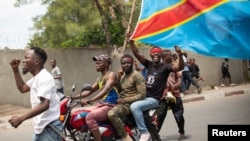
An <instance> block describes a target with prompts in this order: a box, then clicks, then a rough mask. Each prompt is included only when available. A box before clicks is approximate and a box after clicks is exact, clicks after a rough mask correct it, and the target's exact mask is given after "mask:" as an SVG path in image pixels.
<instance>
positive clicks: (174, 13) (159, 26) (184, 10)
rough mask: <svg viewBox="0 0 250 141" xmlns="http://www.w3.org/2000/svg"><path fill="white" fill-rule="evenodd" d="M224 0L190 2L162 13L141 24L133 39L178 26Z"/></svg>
mask: <svg viewBox="0 0 250 141" xmlns="http://www.w3.org/2000/svg"><path fill="white" fill-rule="evenodd" d="M221 1H222V0H188V1H186V2H184V3H183V4H181V5H179V6H178V7H176V8H173V9H171V10H169V11H166V12H163V13H160V14H158V15H156V16H154V17H152V18H151V19H149V20H148V21H146V22H142V23H140V24H139V25H138V26H137V28H136V33H134V35H133V37H132V38H133V39H135V38H137V37H139V36H144V35H148V34H151V33H154V32H157V31H160V30H163V29H167V28H169V27H171V26H173V25H176V24H178V23H180V22H182V21H184V20H186V19H188V18H190V17H192V16H194V15H196V14H198V13H200V12H201V11H203V10H205V9H208V8H210V7H212V6H214V5H216V4H217V3H219V2H221ZM148 27H150V28H148Z"/></svg>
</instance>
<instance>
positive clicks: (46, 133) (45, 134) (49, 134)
mask: <svg viewBox="0 0 250 141" xmlns="http://www.w3.org/2000/svg"><path fill="white" fill-rule="evenodd" d="M50 124H51V125H53V126H54V127H55V128H57V129H58V130H59V131H62V123H61V121H59V120H55V121H53V122H51V123H50ZM32 141H62V138H61V136H60V135H58V134H57V133H56V132H55V131H54V130H53V129H52V128H50V127H49V126H46V127H45V128H44V129H43V131H42V133H41V134H33V138H32Z"/></svg>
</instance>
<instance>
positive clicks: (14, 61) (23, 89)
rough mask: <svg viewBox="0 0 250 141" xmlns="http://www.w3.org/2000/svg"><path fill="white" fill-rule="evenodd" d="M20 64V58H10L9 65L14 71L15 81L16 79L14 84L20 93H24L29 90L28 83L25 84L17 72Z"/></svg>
mask: <svg viewBox="0 0 250 141" xmlns="http://www.w3.org/2000/svg"><path fill="white" fill-rule="evenodd" d="M19 65H20V60H19V59H12V60H11V61H10V66H11V67H12V70H13V72H14V77H15V81H16V86H17V88H18V90H19V91H20V92H21V93H25V92H28V91H30V88H29V86H28V85H26V84H25V83H24V81H23V79H22V77H21V74H20V72H19V68H18V66H19Z"/></svg>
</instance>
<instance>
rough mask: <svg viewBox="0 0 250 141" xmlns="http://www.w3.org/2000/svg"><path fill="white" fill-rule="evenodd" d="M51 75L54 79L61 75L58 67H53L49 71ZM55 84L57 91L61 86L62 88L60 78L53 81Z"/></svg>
mask: <svg viewBox="0 0 250 141" xmlns="http://www.w3.org/2000/svg"><path fill="white" fill-rule="evenodd" d="M51 74H52V76H53V77H56V76H58V75H60V74H62V73H61V71H60V69H59V67H58V66H55V67H54V68H53V69H52V70H51ZM55 83H56V88H57V89H61V88H63V86H64V84H63V80H62V78H61V79H55Z"/></svg>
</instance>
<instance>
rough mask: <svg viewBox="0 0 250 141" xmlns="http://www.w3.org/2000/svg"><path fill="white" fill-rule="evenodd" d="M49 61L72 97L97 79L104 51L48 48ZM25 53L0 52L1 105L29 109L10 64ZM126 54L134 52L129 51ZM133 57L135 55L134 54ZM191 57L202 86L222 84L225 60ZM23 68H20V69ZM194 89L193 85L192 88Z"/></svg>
mask: <svg viewBox="0 0 250 141" xmlns="http://www.w3.org/2000/svg"><path fill="white" fill-rule="evenodd" d="M139 50H140V52H141V53H142V54H145V56H146V57H147V58H148V59H151V58H149V48H139ZM46 51H47V53H48V60H47V62H46V65H45V67H46V69H48V70H49V71H51V67H50V59H52V58H55V59H56V60H57V65H58V66H59V67H60V69H61V71H62V73H63V79H64V83H65V86H66V87H65V94H66V95H69V92H70V88H71V86H72V85H73V84H76V89H77V92H79V91H80V90H81V88H82V86H83V84H86V83H90V84H92V83H93V82H94V81H95V80H96V78H97V76H99V75H100V74H99V73H97V72H96V70H95V62H94V61H92V57H93V56H94V55H98V54H102V53H105V52H106V50H105V49H97V48H82V49H47V50H46ZM24 53H25V50H9V49H4V50H0V57H1V60H0V66H1V69H0V90H1V92H0V105H1V104H14V105H22V106H27V107H30V102H29V93H26V94H21V93H20V92H19V91H18V90H17V88H16V84H15V80H14V76H13V72H12V69H11V67H10V65H9V62H10V60H11V59H12V58H19V59H21V60H22V59H23V57H24ZM127 53H131V50H130V49H127ZM131 54H132V53H131ZM188 57H192V58H196V63H197V64H198V65H199V67H200V71H201V76H203V77H204V79H205V82H200V84H201V86H207V85H219V84H220V83H221V72H220V65H221V63H222V61H223V59H222V58H213V57H207V56H202V55H198V54H195V53H192V52H188ZM112 61H113V62H112V70H114V71H117V70H118V68H120V64H119V58H118V57H117V56H114V57H113V58H112ZM229 65H230V66H231V68H230V72H231V75H232V81H233V83H237V84H239V83H242V82H243V74H242V60H233V59H230V60H229ZM21 69H22V65H20V70H21ZM23 78H24V80H25V81H26V80H28V79H29V78H31V75H30V74H27V75H25V76H23ZM191 88H192V86H191Z"/></svg>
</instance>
